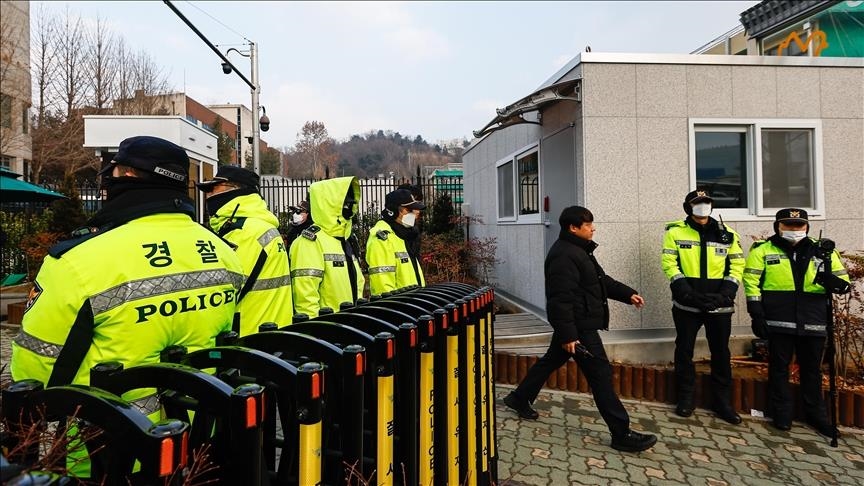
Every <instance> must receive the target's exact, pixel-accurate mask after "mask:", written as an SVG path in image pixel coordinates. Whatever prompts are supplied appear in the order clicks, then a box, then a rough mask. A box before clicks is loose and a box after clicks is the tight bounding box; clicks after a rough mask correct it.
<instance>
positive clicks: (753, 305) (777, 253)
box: [744, 237, 849, 336]
mask: <svg viewBox="0 0 864 486" xmlns="http://www.w3.org/2000/svg"><path fill="white" fill-rule="evenodd" d="M793 255H794V257H795V258H796V259H798V258H800V259H802V260H799V261H801V266H802V267H805V268H802V270H804V271H803V273H799V272H800V270H799V272H795V271H793V265H795V262H793V261H792V260H791V258H792V256H793ZM822 263H823V262H822V260H821V259H820V258H819V257H818V255H817V251H816V244H815V240H813V239H812V238H809V237H808V238H806V239H804V240H802V241H800V242H799V243H798V245H796V249H795V250H794V251H793V249H792V248H791V247H790V245H788V244H786V243H785V242H781V241H779V237H772V238H770V239H768V240H767V241H766V240H760V241H756V242H755V243H753V246H752V247H751V248H750V253H749V254H748V255H747V262H746V267H745V268H744V293H745V295H746V296H747V310H748V312H750V315H751V316H752V317H756V318H763V319H765V321H766V323H767V324H768V330H769V332H772V333H775V332H776V333H781V334H796V335H805V336H806V335H810V336H825V335H826V330H827V323H828V319H827V318H828V306H827V303H828V302H827V297H826V293H825V287H823V286H822V285H820V284H818V283H816V282H815V280H816V276H817V273H818V272H819V270H820V267H821V266H822ZM831 273H832V274H833V275H835V276H837V277H839V278H841V279H843V280H845V281H846V282H849V274H848V272H847V271H846V269H845V268H844V267H843V261H842V260H841V258H840V254H839V253H837V251H836V250H835V251H834V252H833V253H832V255H831Z"/></svg>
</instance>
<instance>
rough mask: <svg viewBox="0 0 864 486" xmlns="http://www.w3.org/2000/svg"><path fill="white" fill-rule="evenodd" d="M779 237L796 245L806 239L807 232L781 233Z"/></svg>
mask: <svg viewBox="0 0 864 486" xmlns="http://www.w3.org/2000/svg"><path fill="white" fill-rule="evenodd" d="M780 236H781V237H783V239H784V240H786V241H789V242H792V243H798V242H799V241H801V240H803V239H804V238H806V237H807V231H803V230H802V231H781V232H780Z"/></svg>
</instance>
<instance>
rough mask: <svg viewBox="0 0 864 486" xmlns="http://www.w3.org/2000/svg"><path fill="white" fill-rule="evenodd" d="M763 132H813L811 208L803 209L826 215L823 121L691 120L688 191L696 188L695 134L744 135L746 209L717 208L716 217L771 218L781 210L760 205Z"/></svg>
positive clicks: (689, 121)
mask: <svg viewBox="0 0 864 486" xmlns="http://www.w3.org/2000/svg"><path fill="white" fill-rule="evenodd" d="M763 129H808V130H813V144H812V150H813V153H812V157H813V167H812V168H811V170H812V173H811V176H812V178H813V181H812V184H813V202H814V207H807V208H802V209H806V210H807V212H808V213H810V215H811V216H816V217H824V215H825V189H824V187H825V177H824V170H823V158H822V120H815V119H800V118H795V119H774V118H755V119H754V118H690V119H689V120H688V130H689V134H688V135H689V157H690V162H689V165H690V188H691V190H692V189H695V188H696V132H738V133H745V134H746V138H745V143H746V147H745V154H746V157H747V181H748V183H747V201H748V207H747V208H716V209H715V210H714V214H715V215H719V216H722V217H723V218H724V219H726V220H730V221H747V220H763V219H766V218H769V217H770V218H772V219H773V218H774V215H775V213H776V212H777V210H778V209H781V208H766V207H764V206H763V203H762V130H763Z"/></svg>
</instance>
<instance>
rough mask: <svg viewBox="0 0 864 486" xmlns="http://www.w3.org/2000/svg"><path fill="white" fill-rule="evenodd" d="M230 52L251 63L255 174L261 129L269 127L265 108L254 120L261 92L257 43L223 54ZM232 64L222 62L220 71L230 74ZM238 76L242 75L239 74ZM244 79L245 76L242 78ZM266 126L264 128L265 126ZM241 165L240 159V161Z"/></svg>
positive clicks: (229, 51) (253, 166)
mask: <svg viewBox="0 0 864 486" xmlns="http://www.w3.org/2000/svg"><path fill="white" fill-rule="evenodd" d="M231 52H236V53H237V54H240V55H241V56H243V57H248V58H249V63H250V64H251V65H252V82H251V84H250V86H249V87H250V92H251V93H252V118H253V120H252V170H254V171H255V173H256V174H260V173H261V159H260V157H261V156H260V154H259V147H260V146H261V130H264V131H265V132H266V131H267V130H269V129H270V118H268V117H267V110H264V116H262V117H261V118H260V120H258V121H257V122H256V121H255V117H257V116H258V111H259V105H258V96H259V95H260V93H261V85H260V84H259V83H258V44H256V43H254V42H252V41H249V50H245V51H241V50H239V49H235V48H233V47H232V48H230V49H228V50H227V51H225V55H226V56H227V55H228V54H230V53H231ZM233 70H234V69H232V65H231V64H230V63H228V62H223V63H222V72H223V73H225V74H231V71H233ZM237 74H238V75H239V74H240V73H239V72H238V73H237ZM240 77H243V76H242V75H240ZM244 79H245V78H244ZM265 127H266V128H265ZM241 165H242V161H241Z"/></svg>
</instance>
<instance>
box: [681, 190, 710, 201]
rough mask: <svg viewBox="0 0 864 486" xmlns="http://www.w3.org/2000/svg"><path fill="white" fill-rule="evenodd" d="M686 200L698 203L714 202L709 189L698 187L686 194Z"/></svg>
mask: <svg viewBox="0 0 864 486" xmlns="http://www.w3.org/2000/svg"><path fill="white" fill-rule="evenodd" d="M684 202H685V203H687V204H696V203H698V202H714V200H713V199H711V193H710V192H708V190H707V189H696V190H695V191H690V192H688V193H687V195H686V196H684Z"/></svg>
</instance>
